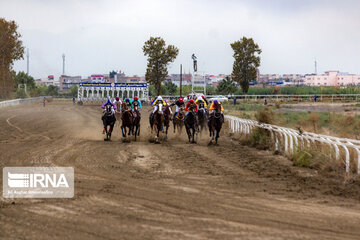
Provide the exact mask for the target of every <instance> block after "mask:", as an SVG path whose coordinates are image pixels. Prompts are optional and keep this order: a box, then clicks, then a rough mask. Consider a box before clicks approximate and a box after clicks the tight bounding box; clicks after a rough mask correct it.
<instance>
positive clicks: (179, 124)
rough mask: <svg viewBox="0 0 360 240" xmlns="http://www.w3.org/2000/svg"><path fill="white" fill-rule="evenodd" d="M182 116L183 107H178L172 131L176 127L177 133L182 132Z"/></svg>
mask: <svg viewBox="0 0 360 240" xmlns="http://www.w3.org/2000/svg"><path fill="white" fill-rule="evenodd" d="M184 118H185V114H184V107H180V110H179V112H178V114H177V115H176V117H175V119H174V133H175V130H176V129H177V131H178V133H179V134H180V133H181V132H182V128H183V127H184Z"/></svg>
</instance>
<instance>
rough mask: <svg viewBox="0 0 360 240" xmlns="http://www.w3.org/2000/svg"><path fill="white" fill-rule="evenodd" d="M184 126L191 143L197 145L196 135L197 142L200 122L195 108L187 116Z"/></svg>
mask: <svg viewBox="0 0 360 240" xmlns="http://www.w3.org/2000/svg"><path fill="white" fill-rule="evenodd" d="M184 124H185V128H186V133H187V135H188V138H189V142H191V143H196V141H195V135H196V140H197V134H198V121H197V117H196V114H195V110H194V107H193V106H191V107H190V109H189V112H188V114H187V115H186V116H185V120H184Z"/></svg>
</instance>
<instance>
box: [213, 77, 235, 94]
mask: <svg viewBox="0 0 360 240" xmlns="http://www.w3.org/2000/svg"><path fill="white" fill-rule="evenodd" d="M236 89H237V88H236V85H235V82H234V81H233V80H232V79H231V78H229V77H225V78H224V79H223V80H222V81H221V82H220V83H219V85H218V86H217V88H216V91H217V92H218V93H220V94H228V93H234V92H235V91H236Z"/></svg>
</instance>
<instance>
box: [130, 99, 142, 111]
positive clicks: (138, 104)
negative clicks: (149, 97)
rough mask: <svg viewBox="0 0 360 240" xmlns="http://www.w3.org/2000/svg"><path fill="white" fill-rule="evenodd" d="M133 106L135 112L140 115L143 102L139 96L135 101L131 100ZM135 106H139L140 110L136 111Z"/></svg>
mask: <svg viewBox="0 0 360 240" xmlns="http://www.w3.org/2000/svg"><path fill="white" fill-rule="evenodd" d="M131 106H132V108H133V109H134V111H136V114H138V115H140V112H139V109H140V108H142V106H141V101H140V100H139V98H138V97H137V96H135V97H134V99H133V100H131ZM135 106H138V108H137V109H135Z"/></svg>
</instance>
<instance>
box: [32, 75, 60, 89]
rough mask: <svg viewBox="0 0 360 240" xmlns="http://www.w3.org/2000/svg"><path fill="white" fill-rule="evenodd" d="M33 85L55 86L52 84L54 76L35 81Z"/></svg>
mask: <svg viewBox="0 0 360 240" xmlns="http://www.w3.org/2000/svg"><path fill="white" fill-rule="evenodd" d="M35 84H36V85H39V86H47V87H48V86H50V85H54V86H55V85H56V84H55V82H54V75H49V76H48V77H47V78H40V79H36V80H35Z"/></svg>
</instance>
